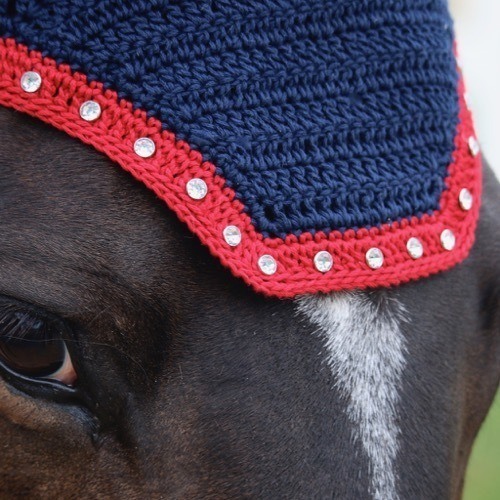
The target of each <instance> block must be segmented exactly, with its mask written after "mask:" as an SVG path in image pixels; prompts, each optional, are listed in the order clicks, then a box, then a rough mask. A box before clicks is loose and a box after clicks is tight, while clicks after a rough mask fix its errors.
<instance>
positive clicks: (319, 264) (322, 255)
mask: <svg viewBox="0 0 500 500" xmlns="http://www.w3.org/2000/svg"><path fill="white" fill-rule="evenodd" d="M314 266H315V267H316V269H317V270H318V271H320V272H321V273H326V272H327V271H329V270H330V269H331V268H332V266H333V257H332V256H331V254H330V253H329V252H327V251H326V250H321V252H318V253H317V254H316V255H315V256H314Z"/></svg>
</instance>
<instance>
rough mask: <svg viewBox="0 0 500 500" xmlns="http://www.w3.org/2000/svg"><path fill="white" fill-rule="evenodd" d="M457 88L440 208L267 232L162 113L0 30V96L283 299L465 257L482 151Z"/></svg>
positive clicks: (386, 281) (414, 272)
mask: <svg viewBox="0 0 500 500" xmlns="http://www.w3.org/2000/svg"><path fill="white" fill-rule="evenodd" d="M29 70H34V71H36V72H38V73H39V74H40V75H41V77H42V85H41V88H40V89H39V90H38V91H37V92H35V93H26V92H24V91H23V90H22V89H21V86H20V79H21V76H22V74H23V73H24V72H25V71H29ZM463 93H464V88H463V83H462V81H461V82H460V84H459V94H460V98H459V99H460V116H459V118H460V119H459V125H458V130H457V134H456V139H455V151H454V153H453V163H452V164H451V165H450V166H449V175H448V177H447V180H446V184H447V188H446V189H445V190H444V192H443V194H442V197H441V200H440V209H439V210H438V211H436V212H435V213H434V214H433V215H424V216H423V217H421V218H416V217H413V218H410V219H404V220H401V221H399V222H393V223H391V224H384V225H383V226H381V227H378V228H371V229H360V230H357V231H354V230H348V231H346V232H344V233H340V232H338V231H333V232H331V233H330V234H328V235H326V234H324V233H317V234H315V235H312V234H310V233H303V234H302V235H300V236H299V237H296V236H294V235H290V236H288V237H286V238H285V240H282V239H279V238H264V237H263V236H262V234H260V233H258V232H257V231H256V229H255V227H254V226H253V224H252V222H251V220H250V217H249V216H248V215H247V214H245V213H244V211H243V208H244V207H243V204H242V203H241V202H240V201H238V200H237V199H236V198H235V193H234V191H233V190H232V189H230V188H228V187H227V186H226V183H225V180H224V178H223V177H221V176H219V175H217V174H216V173H215V166H214V165H213V164H212V163H210V162H208V161H203V159H202V155H201V154H200V153H199V152H198V151H195V150H193V149H191V148H190V147H189V145H188V144H187V143H186V142H184V141H180V140H176V138H175V136H174V134H172V133H171V132H168V131H165V130H162V125H161V123H160V121H158V120H157V119H155V118H148V117H147V116H146V112H145V111H143V110H134V108H133V106H132V104H131V103H130V102H127V101H126V100H123V99H119V98H118V96H117V94H116V92H113V91H111V90H105V89H104V87H103V85H102V84H101V83H98V82H90V83H89V82H88V81H87V78H86V77H85V76H84V75H83V74H81V73H78V72H73V71H72V70H71V69H70V67H69V66H67V65H64V64H62V65H57V64H56V62H55V61H54V60H52V59H50V58H47V57H42V55H41V54H40V53H39V52H36V51H29V50H28V49H27V48H26V47H25V46H23V45H20V44H17V43H16V42H15V40H12V39H0V104H1V105H4V106H7V107H10V108H14V109H16V110H18V111H22V112H25V113H28V114H30V115H32V116H35V117H37V118H39V119H41V120H43V121H44V122H47V123H49V124H51V125H53V126H54V127H56V128H58V129H60V130H63V131H65V132H66V133H67V134H69V135H70V136H72V137H77V138H79V139H81V140H82V141H83V142H85V143H87V144H90V145H92V146H93V147H95V149H97V150H98V151H101V152H103V153H105V154H106V155H107V156H108V157H109V158H110V159H111V160H113V161H115V162H117V163H118V164H119V165H120V166H121V167H122V168H124V169H125V170H127V171H128V172H130V173H131V174H132V175H133V176H134V177H135V178H137V179H138V180H140V181H141V182H142V183H144V184H145V185H146V186H147V187H148V188H149V189H151V190H153V191H154V192H155V193H156V194H157V195H158V196H159V197H160V198H161V199H162V200H164V201H165V202H166V203H167V205H168V206H169V207H170V208H171V209H172V210H173V211H174V212H175V213H176V214H177V216H178V217H179V218H180V219H181V220H182V221H184V222H185V223H186V224H187V225H188V227H189V229H190V230H191V231H192V232H193V233H195V234H196V235H197V236H198V237H199V238H200V240H201V241H202V242H203V243H204V244H205V245H207V246H208V248H209V249H210V251H211V252H212V254H213V255H214V256H216V257H218V258H219V259H220V260H221V262H222V263H223V264H224V265H225V266H226V267H228V268H229V269H230V270H231V272H232V273H233V274H234V275H235V276H238V277H240V278H242V279H243V280H244V281H245V282H246V283H248V284H249V285H251V286H252V287H253V288H254V289H255V290H257V291H258V292H262V293H264V294H266V295H269V296H275V297H281V298H285V297H294V296H296V295H299V294H305V293H314V292H330V291H334V290H347V289H353V288H358V289H362V288H368V287H380V286H390V285H398V284H400V283H403V282H407V281H409V280H413V279H417V278H422V277H425V276H428V275H430V274H433V273H437V272H439V271H443V270H445V269H448V268H450V267H452V266H453V265H455V264H457V263H459V262H461V261H462V260H463V259H465V258H466V257H467V255H468V253H469V250H470V248H471V246H472V244H473V242H474V232H475V227H476V224H477V218H478V214H479V205H480V203H479V201H480V197H481V159H480V155H478V156H476V157H474V156H473V155H472V154H471V152H470V151H469V146H468V140H469V137H471V136H474V135H475V134H474V129H473V125H472V118H471V115H470V112H469V110H468V109H467V106H466V103H465V101H464V97H463ZM90 99H92V100H94V101H97V102H98V103H99V104H100V106H101V109H102V114H101V116H100V118H99V119H98V120H96V121H95V122H86V121H84V120H82V119H81V118H80V115H79V108H80V105H81V104H82V103H83V102H84V101H87V100H90ZM139 137H149V138H151V139H152V140H153V141H154V142H155V144H156V152H155V154H154V155H153V156H152V157H151V158H147V159H144V158H141V157H139V156H137V155H136V154H135V153H134V149H133V145H134V142H135V140H136V139H137V138H139ZM194 177H199V178H202V179H204V180H205V182H206V183H207V185H208V194H207V196H206V197H205V198H204V199H202V200H198V201H197V200H193V199H191V198H190V197H189V196H188V195H187V193H186V183H187V182H188V181H189V180H190V179H192V178H194ZM464 187H465V188H467V189H469V190H470V191H471V193H472V195H473V197H474V204H473V207H472V209H471V210H469V211H464V210H462V209H461V208H460V205H459V202H458V197H459V193H460V190H461V189H462V188H464ZM228 225H235V226H238V227H239V228H240V230H241V232H242V241H241V243H240V244H239V245H238V246H237V247H230V246H229V245H228V244H227V243H226V242H225V240H224V238H223V235H222V232H223V230H224V228H225V227H226V226H228ZM446 228H448V229H451V230H452V231H453V232H454V234H455V236H456V246H455V248H454V249H453V250H451V251H447V250H445V249H443V247H442V245H441V243H440V234H441V232H442V231H443V230H444V229H446ZM412 236H415V237H417V238H419V239H420V241H421V242H422V244H423V246H424V255H423V256H422V257H421V258H420V259H418V260H414V259H413V258H411V256H410V255H409V254H408V252H407V249H406V243H407V241H408V239H409V238H410V237H412ZM372 247H378V248H380V249H381V250H382V252H383V254H384V265H383V266H382V267H381V268H380V269H376V270H373V269H371V268H369V267H368V265H367V264H366V260H365V254H366V252H367V250H368V249H370V248H372ZM321 250H327V251H328V252H330V253H331V254H332V256H333V259H334V264H333V267H332V269H331V270H330V271H328V272H326V273H324V274H323V273H321V272H319V271H318V270H316V268H315V267H314V263H313V258H314V255H315V254H316V253H317V252H319V251H321ZM264 254H269V255H272V256H273V257H274V258H275V260H276V262H277V264H278V268H277V271H276V273H275V274H273V275H271V276H267V275H265V274H263V273H262V271H261V270H260V269H259V267H258V264H257V261H258V259H259V257H260V256H262V255H264Z"/></svg>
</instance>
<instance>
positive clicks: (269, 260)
mask: <svg viewBox="0 0 500 500" xmlns="http://www.w3.org/2000/svg"><path fill="white" fill-rule="evenodd" d="M259 268H260V270H261V271H262V272H263V273H264V274H267V275H268V276H271V274H274V273H275V272H276V269H278V264H277V263H276V261H275V260H274V257H272V256H271V255H262V256H261V257H260V258H259Z"/></svg>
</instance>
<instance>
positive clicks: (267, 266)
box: [21, 71, 480, 276]
mask: <svg viewBox="0 0 500 500" xmlns="http://www.w3.org/2000/svg"><path fill="white" fill-rule="evenodd" d="M41 85H42V78H41V76H40V75H39V74H38V73H37V72H35V71H27V72H25V73H24V74H23V75H22V77H21V88H22V89H23V90H24V91H25V92H30V93H31V92H36V91H37V90H38V89H39V88H40V87H41ZM100 116H101V106H100V105H99V103H98V102H96V101H92V100H90V101H85V102H84V103H83V104H82V105H81V106H80V117H81V118H82V119H83V120H85V121H88V122H93V121H95V120H97V119H98V118H99V117H100ZM468 146H469V151H470V154H471V155H472V156H474V157H475V156H477V155H478V154H479V151H480V148H479V143H478V142H477V140H476V138H475V137H473V136H471V137H469V141H468ZM155 151H156V145H155V143H154V141H153V140H152V139H150V138H149V137H140V138H138V139H137V140H136V141H135V142H134V152H135V153H136V154H137V155H138V156H140V157H141V158H150V157H151V156H153V154H154V153H155ZM186 192H187V194H188V196H189V197H190V198H192V199H193V200H202V199H203V198H205V196H206V195H207V193H208V186H207V184H206V182H205V181H204V180H203V179H199V178H193V179H191V180H189V181H188V182H187V183H186ZM458 202H459V205H460V207H461V208H462V209H463V210H466V211H467V210H470V209H471V208H472V204H473V196H472V193H471V192H470V191H469V190H468V189H467V188H463V189H462V190H461V191H460V194H459V197H458ZM222 235H223V238H224V240H225V241H226V243H227V244H228V245H229V246H231V247H236V246H238V245H239V244H240V243H241V240H242V234H241V231H240V229H239V228H238V227H237V226H233V225H230V226H227V227H226V228H224V230H223V232H222ZM440 241H441V245H442V247H443V248H444V249H445V250H448V251H451V250H453V249H454V248H455V243H456V238H455V234H454V233H453V231H452V230H451V229H445V230H443V231H442V232H441V235H440ZM406 249H407V251H408V253H409V255H410V256H411V257H412V258H413V259H419V258H420V257H422V256H423V254H424V247H423V245H422V242H421V241H420V240H419V239H418V238H416V237H412V238H410V239H409V240H408V241H407V243H406ZM365 259H366V263H367V265H368V267H370V268H371V269H379V268H381V267H382V266H383V264H384V254H383V252H382V250H380V248H376V247H373V248H370V249H369V250H368V251H367V252H366V255H365ZM313 263H314V267H315V268H316V269H317V270H318V271H320V272H322V273H326V272H328V271H330V270H331V269H332V267H333V256H332V255H331V253H330V252H328V251H326V250H321V251H319V252H318V253H316V255H315V256H314V259H313ZM258 266H259V268H260V270H261V271H262V272H263V273H264V274H266V275H269V276H270V275H273V274H274V273H275V272H276V271H277V269H278V263H277V262H276V259H275V258H274V257H273V256H272V255H267V254H266V255H262V256H261V257H260V258H259V260H258Z"/></svg>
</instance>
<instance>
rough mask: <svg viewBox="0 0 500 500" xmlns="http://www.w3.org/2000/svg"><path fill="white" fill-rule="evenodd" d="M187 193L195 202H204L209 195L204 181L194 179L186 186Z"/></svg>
mask: <svg viewBox="0 0 500 500" xmlns="http://www.w3.org/2000/svg"><path fill="white" fill-rule="evenodd" d="M186 191H187V194H188V195H189V197H190V198H192V199H193V200H202V199H203V198H205V196H206V195H207V193H208V186H207V183H206V182H205V181H204V180H203V179H198V178H194V179H191V180H190V181H189V182H188V183H187V184H186Z"/></svg>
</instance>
